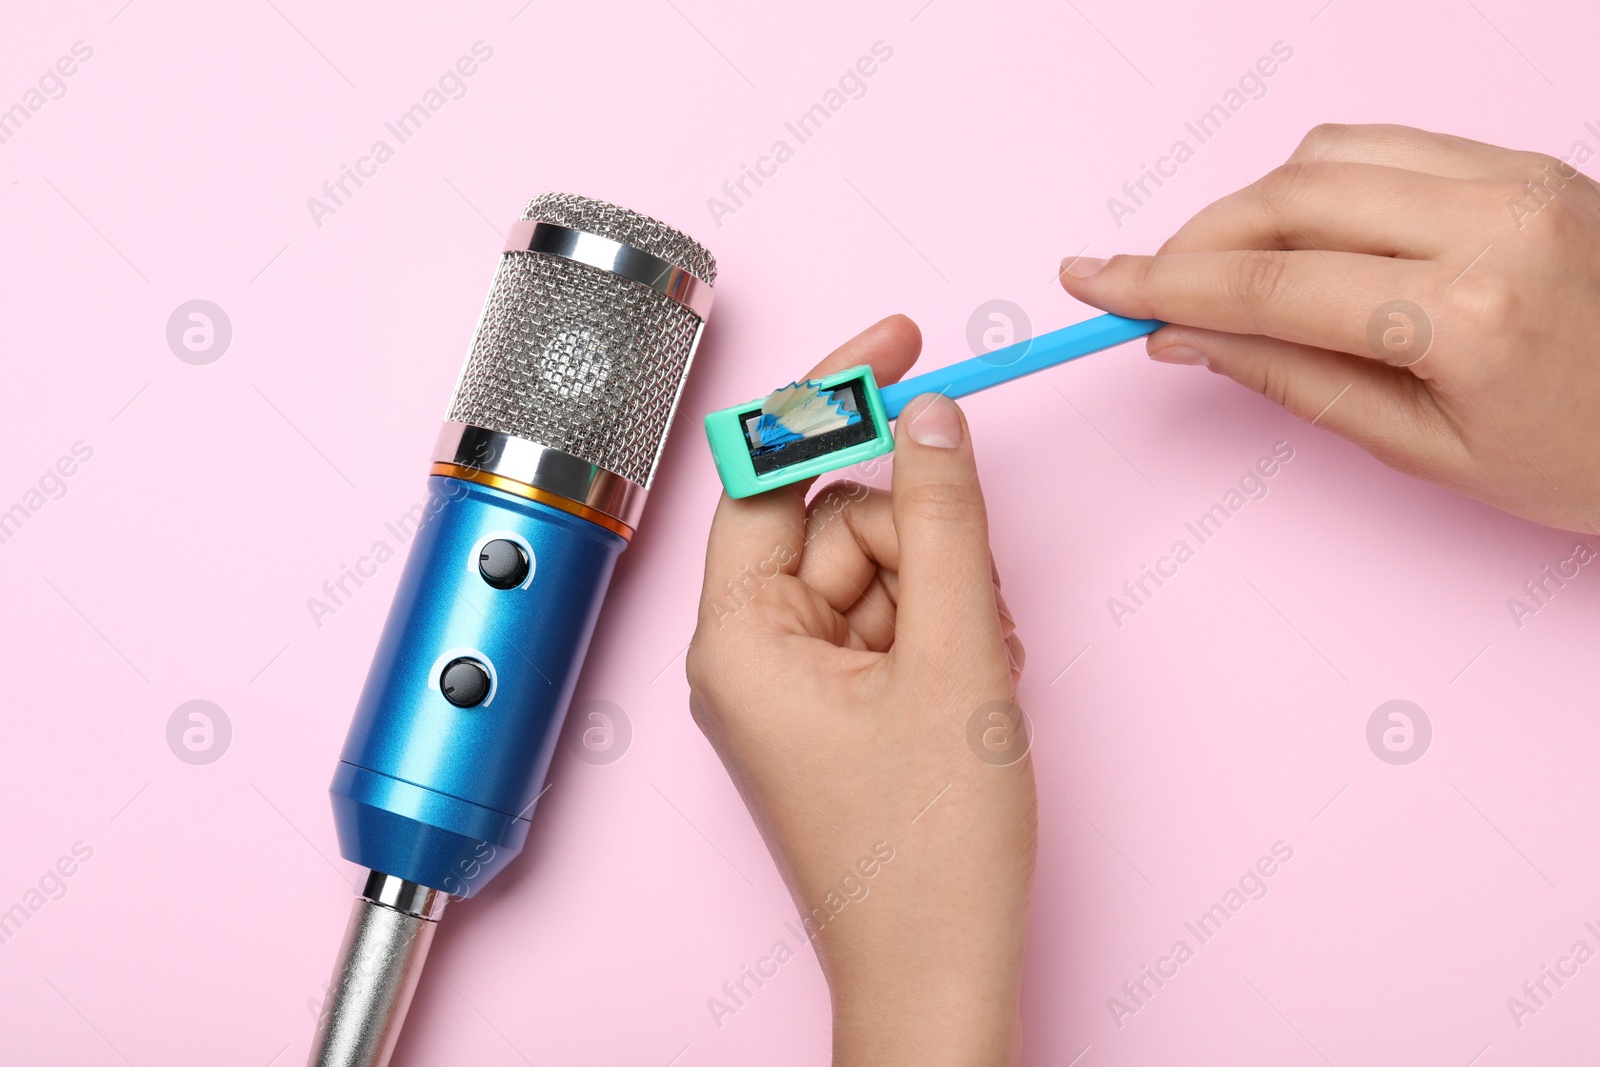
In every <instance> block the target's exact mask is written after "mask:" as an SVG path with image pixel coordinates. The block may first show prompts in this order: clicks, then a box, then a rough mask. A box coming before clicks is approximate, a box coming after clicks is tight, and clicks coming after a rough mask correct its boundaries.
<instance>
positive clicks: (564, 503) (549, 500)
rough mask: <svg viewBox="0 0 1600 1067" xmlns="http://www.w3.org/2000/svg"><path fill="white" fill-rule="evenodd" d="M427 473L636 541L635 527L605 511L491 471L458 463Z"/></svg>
mask: <svg viewBox="0 0 1600 1067" xmlns="http://www.w3.org/2000/svg"><path fill="white" fill-rule="evenodd" d="M428 473H429V474H436V475H439V476H441V477H444V478H459V479H460V480H462V481H464V482H475V483H477V484H478V485H487V486H488V487H489V488H491V489H499V490H500V491H502V492H506V493H511V494H512V495H514V496H520V497H522V498H523V499H524V500H532V501H533V502H534V503H537V504H545V505H548V506H549V507H552V508H558V509H560V510H561V511H565V512H566V513H567V514H569V515H576V516H577V517H578V518H580V519H588V520H589V521H590V522H592V523H594V524H595V525H596V526H600V527H603V528H605V529H607V530H610V531H611V532H612V533H614V534H616V535H617V536H618V537H621V538H622V539H623V540H624V541H631V540H632V539H633V528H632V527H631V526H629V525H628V524H627V523H625V522H623V521H622V520H621V519H614V518H612V517H611V516H610V515H607V514H606V513H605V512H603V511H596V510H595V509H594V508H591V507H590V506H589V505H587V504H580V503H578V502H577V501H576V500H568V499H567V498H566V497H564V496H557V495H556V494H555V493H549V492H546V491H545V490H543V489H535V488H534V487H533V486H531V485H527V484H525V483H523V482H518V481H514V480H512V479H510V478H502V477H501V476H500V475H498V474H490V473H489V472H488V471H485V470H479V469H477V468H476V467H463V466H461V465H459V464H456V463H435V464H434V465H433V466H432V467H431V468H430V469H429V471H428Z"/></svg>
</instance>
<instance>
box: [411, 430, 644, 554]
mask: <svg viewBox="0 0 1600 1067" xmlns="http://www.w3.org/2000/svg"><path fill="white" fill-rule="evenodd" d="M432 472H433V473H434V474H441V475H444V476H446V477H452V478H461V479H464V480H466V481H470V482H477V483H478V484H480V485H488V486H492V487H494V488H496V489H503V490H506V491H508V492H512V493H515V494H517V495H519V496H522V497H526V498H527V499H529V500H535V501H538V502H539V503H541V504H549V505H550V506H552V507H556V508H560V509H561V510H562V511H566V512H569V513H571V514H573V515H577V516H580V517H581V518H585V519H588V520H589V521H591V522H594V523H596V524H598V525H600V526H603V527H605V528H606V529H608V530H611V531H612V532H613V533H617V534H620V535H621V536H623V537H630V538H631V537H632V536H633V531H634V529H635V528H636V527H637V526H638V525H639V515H640V514H641V513H642V512H643V511H644V502H645V498H646V496H648V493H647V492H646V491H645V488H644V486H642V485H639V484H637V483H636V482H633V481H630V480H629V479H627V478H624V477H623V476H622V475H620V474H617V473H615V472H613V471H608V470H606V469H605V468H604V467H598V466H595V465H594V464H593V463H590V462H589V461H588V460H585V459H579V458H578V457H577V456H572V455H568V454H567V453H565V452H562V451H560V450H559V449H554V448H550V447H548V446H546V445H541V444H535V443H534V442H532V441H527V440H524V439H523V438H521V437H514V436H512V435H511V434H508V433H501V432H500V431H498V430H486V429H484V428H483V427H481V426H471V425H468V424H467V423H464V422H447V423H445V424H444V426H443V427H442V428H441V429H440V431H439V441H438V443H437V444H436V445H435V446H434V449H433V468H432Z"/></svg>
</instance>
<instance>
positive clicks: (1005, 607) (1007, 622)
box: [994, 588, 1017, 637]
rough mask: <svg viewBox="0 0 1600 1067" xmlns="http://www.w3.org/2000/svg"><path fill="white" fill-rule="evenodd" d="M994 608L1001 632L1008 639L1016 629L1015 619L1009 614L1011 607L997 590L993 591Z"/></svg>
mask: <svg viewBox="0 0 1600 1067" xmlns="http://www.w3.org/2000/svg"><path fill="white" fill-rule="evenodd" d="M994 608H995V612H996V614H998V615H999V616H1000V623H1001V627H1000V628H1001V630H1002V631H1003V632H1004V633H1005V635H1006V636H1007V637H1009V636H1010V635H1011V632H1012V631H1013V630H1015V629H1016V628H1017V617H1016V616H1015V615H1013V614H1011V605H1010V604H1007V603H1006V598H1005V596H1004V595H1003V594H1002V593H1001V592H1000V590H999V588H996V589H995V591H994Z"/></svg>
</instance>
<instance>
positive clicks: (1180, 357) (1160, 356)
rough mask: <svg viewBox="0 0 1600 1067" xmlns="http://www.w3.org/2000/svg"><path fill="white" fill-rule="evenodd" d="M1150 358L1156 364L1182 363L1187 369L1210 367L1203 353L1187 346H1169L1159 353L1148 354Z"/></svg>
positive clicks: (1209, 362)
mask: <svg viewBox="0 0 1600 1067" xmlns="http://www.w3.org/2000/svg"><path fill="white" fill-rule="evenodd" d="M1150 358H1151V359H1153V360H1155V361H1156V362H1157V363H1182V364H1184V365H1185V366H1189V367H1209V366H1211V361H1210V360H1209V359H1207V358H1206V354H1205V353H1204V352H1202V351H1200V350H1199V349H1198V348H1191V347H1189V346H1188V345H1169V346H1167V347H1166V348H1163V349H1161V351H1159V352H1152V353H1150Z"/></svg>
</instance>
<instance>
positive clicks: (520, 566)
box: [478, 538, 528, 589]
mask: <svg viewBox="0 0 1600 1067" xmlns="http://www.w3.org/2000/svg"><path fill="white" fill-rule="evenodd" d="M478 573H479V574H481V575H483V580H484V581H486V582H488V583H489V584H490V585H492V586H494V587H495V588H496V589H515V588H516V587H517V586H519V585H521V584H522V583H523V582H525V581H527V580H528V554H527V553H526V552H524V551H523V550H522V546H521V545H519V544H517V543H516V542H515V541H507V540H506V539H505V538H500V539H498V540H495V541H490V542H489V543H488V544H486V545H484V546H483V551H482V552H480V553H478Z"/></svg>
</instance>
